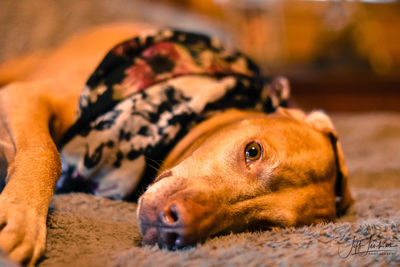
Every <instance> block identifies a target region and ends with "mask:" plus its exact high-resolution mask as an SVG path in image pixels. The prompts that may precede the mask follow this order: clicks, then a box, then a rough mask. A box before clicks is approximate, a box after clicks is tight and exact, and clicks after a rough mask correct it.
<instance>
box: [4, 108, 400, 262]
mask: <svg viewBox="0 0 400 267" xmlns="http://www.w3.org/2000/svg"><path fill="white" fill-rule="evenodd" d="M333 118H334V121H335V123H336V125H337V128H338V131H339V134H340V135H341V137H342V138H341V140H342V143H343V147H344V152H345V155H346V160H347V163H348V167H349V170H350V174H351V175H350V179H351V185H352V188H351V189H352V190H351V191H352V193H353V196H354V198H355V203H354V205H353V206H352V207H351V208H350V210H349V211H348V212H347V213H346V215H345V216H343V217H341V218H339V219H338V220H337V221H336V222H332V223H326V224H318V225H311V226H304V227H298V228H285V229H274V230H268V231H259V232H245V233H239V234H229V235H224V236H218V237H214V238H210V239H208V240H207V241H206V242H205V243H204V244H199V245H198V246H197V247H194V248H190V249H187V250H182V251H168V250H166V249H159V248H158V247H157V246H154V247H149V246H142V245H141V237H140V234H139V230H138V225H137V220H136V214H135V212H136V204H135V203H127V202H123V201H112V200H108V199H103V198H98V197H94V196H91V195H86V194H65V195H56V196H54V197H53V199H52V202H51V207H50V213H49V218H48V237H47V250H46V254H45V256H44V258H43V259H42V260H41V261H40V263H39V266H41V267H42V266H43V267H44V266H177V265H179V266H264V265H276V266H302V265H309V266H314V265H324V266H325V265H330V266H366V265H369V266H382V265H389V266H398V265H400V234H399V231H400V201H399V200H400V170H399V165H398V163H399V162H400V156H399V154H400V152H399V151H400V114H391V113H370V114H365V113H364V114H336V115H334V116H333ZM0 265H9V266H12V264H10V263H7V261H6V259H4V258H3V259H0Z"/></svg>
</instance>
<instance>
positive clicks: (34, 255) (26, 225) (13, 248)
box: [0, 195, 46, 266]
mask: <svg viewBox="0 0 400 267" xmlns="http://www.w3.org/2000/svg"><path fill="white" fill-rule="evenodd" d="M45 242H46V216H43V215H39V214H38V213H37V212H36V211H35V210H34V209H32V208H30V207H29V205H23V204H22V203H15V202H14V201H9V200H8V199H7V197H6V196H3V195H0V249H1V250H3V251H4V252H5V253H7V254H8V255H9V257H10V259H11V260H13V261H15V262H18V263H27V264H28V266H33V265H34V264H35V263H36V262H37V260H38V259H39V258H40V257H41V256H42V255H43V253H44V250H45Z"/></svg>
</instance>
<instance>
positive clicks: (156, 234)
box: [142, 224, 197, 249]
mask: <svg viewBox="0 0 400 267" xmlns="http://www.w3.org/2000/svg"><path fill="white" fill-rule="evenodd" d="M184 231H185V228H184V227H165V226H160V225H159V224H142V236H143V240H142V243H143V244H144V245H151V246H153V245H156V244H158V246H159V247H160V248H164V247H166V248H168V249H182V248H186V247H189V246H193V245H196V242H197V240H195V239H191V238H188V236H186V237H183V236H182V235H181V233H182V232H184Z"/></svg>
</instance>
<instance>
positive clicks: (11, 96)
mask: <svg viewBox="0 0 400 267" xmlns="http://www.w3.org/2000/svg"><path fill="white" fill-rule="evenodd" d="M26 85H27V84H26V83H21V84H14V85H10V86H8V87H7V88H3V89H1V90H0V113H1V115H0V120H2V121H1V122H2V123H1V126H0V127H5V128H7V129H6V130H7V132H8V134H9V140H11V143H12V145H11V146H12V147H13V150H14V156H13V158H12V159H11V160H10V161H9V167H8V175H7V184H6V186H5V188H4V190H3V192H2V193H1V194H0V248H1V249H3V250H4V251H6V252H7V253H9V256H10V258H11V259H12V260H14V261H16V262H27V261H28V260H29V264H30V265H33V264H34V263H35V262H36V261H37V260H38V259H39V258H40V256H41V255H42V254H43V252H44V249H45V241H46V216H47V211H48V205H49V202H50V199H51V196H52V193H53V190H54V186H55V183H56V180H57V178H58V176H59V173H60V169H61V166H60V158H59V154H58V152H57V148H56V145H55V144H54V142H53V140H52V137H51V135H50V131H49V122H50V118H51V116H52V111H51V105H50V103H49V100H48V99H49V98H48V97H46V91H47V92H48V90H46V88H41V89H42V90H39V88H40V87H41V84H35V83H29V86H26ZM39 92H44V93H39ZM3 132H4V131H3Z"/></svg>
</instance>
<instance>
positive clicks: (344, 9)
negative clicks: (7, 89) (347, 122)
mask: <svg viewBox="0 0 400 267" xmlns="http://www.w3.org/2000/svg"><path fill="white" fill-rule="evenodd" d="M0 10H1V12H0V36H1V38H0V48H1V49H0V63H3V62H4V61H6V60H8V59H11V58H14V57H16V56H19V55H22V54H25V53H29V52H31V51H35V50H45V49H49V48H53V47H55V46H57V45H59V44H61V43H62V42H63V41H64V40H65V39H67V38H68V37H70V36H72V35H73V34H75V33H77V32H80V31H82V30H85V29H88V28H90V27H93V26H96V25H101V24H104V23H110V22H118V21H124V22H125V21H134V22H137V21H139V22H147V23H153V24H156V25H160V26H172V27H177V28H183V29H188V30H193V31H200V32H206V33H209V34H212V35H216V36H218V37H219V38H221V39H223V40H224V41H225V42H228V43H229V44H231V45H232V46H236V47H239V48H240V49H241V50H242V51H244V52H245V53H246V54H248V55H249V56H250V57H251V58H253V60H255V61H256V62H257V63H259V64H260V66H262V69H263V71H264V74H265V75H285V76H287V77H288V78H289V80H290V81H291V83H292V88H293V98H294V100H295V103H296V104H297V105H299V106H301V107H302V108H305V109H313V108H318V109H320V108H322V109H326V110H329V111H331V110H334V111H374V110H392V111H393V110H396V111H400V1H393V0H392V1H390V0H380V1H379V0H375V1H374V0H364V1H361V0H359V1H355V0H354V1H344V0H343V1H335V0H330V1H329V0H327V1H321V0H320V1H305V0H286V1H279V0H201V1H200V0H84V1H72V0H40V1H37V0H18V1H15V0H1V1H0Z"/></svg>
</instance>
